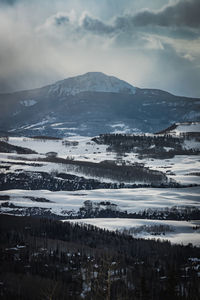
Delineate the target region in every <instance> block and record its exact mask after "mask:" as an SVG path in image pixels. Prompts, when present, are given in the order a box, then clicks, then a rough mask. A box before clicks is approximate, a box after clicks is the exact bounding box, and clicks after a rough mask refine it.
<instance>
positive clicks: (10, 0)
mask: <svg viewBox="0 0 200 300" xmlns="http://www.w3.org/2000/svg"><path fill="white" fill-rule="evenodd" d="M15 2H17V0H0V4H8V5H12V4H14V3H15Z"/></svg>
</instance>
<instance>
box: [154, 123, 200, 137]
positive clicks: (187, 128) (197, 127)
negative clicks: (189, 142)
mask: <svg viewBox="0 0 200 300" xmlns="http://www.w3.org/2000/svg"><path fill="white" fill-rule="evenodd" d="M160 133H167V134H172V135H181V134H189V133H200V122H184V123H175V124H173V125H172V126H170V127H168V128H167V129H165V130H163V131H161V132H160Z"/></svg>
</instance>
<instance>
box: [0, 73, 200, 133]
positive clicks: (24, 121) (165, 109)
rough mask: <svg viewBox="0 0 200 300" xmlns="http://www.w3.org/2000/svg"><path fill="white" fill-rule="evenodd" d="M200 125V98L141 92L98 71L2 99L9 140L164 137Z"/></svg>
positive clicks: (0, 121)
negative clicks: (175, 127) (180, 126)
mask: <svg viewBox="0 0 200 300" xmlns="http://www.w3.org/2000/svg"><path fill="white" fill-rule="evenodd" d="M188 121H200V99H194V98H186V97H178V96H174V95H172V94H170V93H167V92H165V91H161V90H156V89H140V88H137V87H134V86H132V85H130V84H129V83H127V82H125V81H123V80H120V79H118V78H116V77H113V76H107V75H105V74H103V73H99V72H90V73H86V74H84V75H80V76H76V77H72V78H68V79H64V80H62V81H58V82H56V83H54V84H52V85H48V86H45V87H42V88H38V89H34V90H27V91H20V92H15V93H10V94H0V129H1V133H2V134H4V135H5V134H6V133H7V131H9V135H10V134H13V135H15V134H16V135H26V136H28V135H29V136H35V135H52V136H61V137H62V136H69V135H73V134H79V135H87V136H94V135H98V134H100V133H106V132H115V133H121V132H126V133H132V132H159V131H161V130H162V129H163V128H166V127H169V126H170V125H172V124H173V123H177V122H188Z"/></svg>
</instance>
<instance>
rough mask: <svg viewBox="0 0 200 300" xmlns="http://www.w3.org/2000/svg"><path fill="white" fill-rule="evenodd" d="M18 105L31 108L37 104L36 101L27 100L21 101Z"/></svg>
mask: <svg viewBox="0 0 200 300" xmlns="http://www.w3.org/2000/svg"><path fill="white" fill-rule="evenodd" d="M20 103H21V104H22V105H24V106H26V107H27V106H33V105H35V104H36V103H37V101H35V100H34V99H28V100H22V101H20Z"/></svg>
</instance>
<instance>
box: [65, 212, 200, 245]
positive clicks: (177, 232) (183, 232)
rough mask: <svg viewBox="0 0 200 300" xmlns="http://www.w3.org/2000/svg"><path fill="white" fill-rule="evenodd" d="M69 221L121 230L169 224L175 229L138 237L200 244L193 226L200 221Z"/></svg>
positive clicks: (142, 233) (141, 234) (197, 233)
mask: <svg viewBox="0 0 200 300" xmlns="http://www.w3.org/2000/svg"><path fill="white" fill-rule="evenodd" d="M67 221H68V222H73V223H79V224H91V225H95V226H98V227H100V228H105V229H108V230H119V231H122V232H123V230H124V229H129V228H133V227H134V228H137V227H140V226H143V225H146V226H152V225H158V226H159V225H168V226H170V228H172V229H173V230H174V231H172V232H171V231H170V232H166V233H165V235H157V236H155V235H152V234H147V233H146V232H141V233H140V234H137V235H136V237H140V238H145V239H158V238H159V239H161V240H169V241H171V242H172V243H176V244H184V245H187V244H188V243H192V244H193V245H196V246H200V232H199V231H198V230H194V229H193V227H194V226H196V225H199V224H200V221H190V222H187V221H169V220H146V219H119V218H115V219H113V218H99V219H74V220H67Z"/></svg>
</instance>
